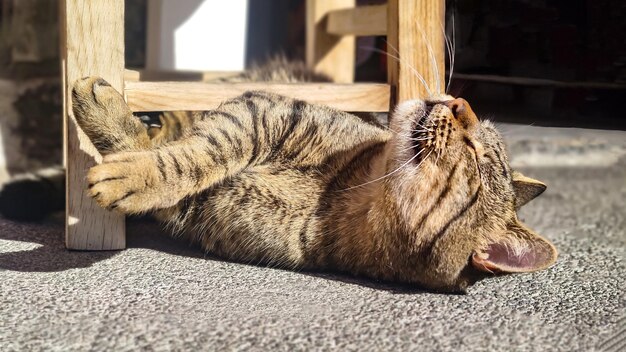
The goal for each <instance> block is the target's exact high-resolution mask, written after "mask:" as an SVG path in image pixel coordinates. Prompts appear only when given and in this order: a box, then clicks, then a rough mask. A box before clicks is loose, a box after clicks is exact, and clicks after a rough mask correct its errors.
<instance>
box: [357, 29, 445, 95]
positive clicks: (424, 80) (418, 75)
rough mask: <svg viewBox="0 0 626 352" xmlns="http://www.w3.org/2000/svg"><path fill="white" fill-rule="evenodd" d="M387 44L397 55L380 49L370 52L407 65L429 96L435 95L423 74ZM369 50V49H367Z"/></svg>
mask: <svg viewBox="0 0 626 352" xmlns="http://www.w3.org/2000/svg"><path fill="white" fill-rule="evenodd" d="M385 44H387V46H388V47H390V48H391V49H393V50H394V51H395V52H396V55H397V56H396V55H392V54H390V53H388V52H386V51H384V50H380V49H378V48H369V49H370V50H372V51H374V52H378V53H381V54H384V55H387V56H389V57H391V58H393V59H396V60H397V61H398V62H400V63H402V64H403V65H407V66H408V67H409V69H411V71H413V74H414V75H415V77H417V79H419V81H420V83H422V85H423V86H424V89H426V91H427V92H428V94H429V95H430V96H432V95H433V93H432V90H431V89H430V87H429V86H428V83H426V79H424V76H422V74H420V73H419V71H417V69H415V67H413V66H412V65H411V64H409V63H408V62H406V60H403V59H402V58H401V57H400V52H399V51H398V49H396V48H395V47H394V46H393V45H391V44H390V43H389V42H388V41H387V40H385ZM366 49H367V48H366Z"/></svg>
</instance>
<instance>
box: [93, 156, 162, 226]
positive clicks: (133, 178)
mask: <svg viewBox="0 0 626 352" xmlns="http://www.w3.org/2000/svg"><path fill="white" fill-rule="evenodd" d="M87 181H88V183H89V195H90V196H91V197H93V198H94V200H95V201H96V202H97V203H98V204H99V205H100V206H102V207H104V208H107V209H114V210H117V211H120V212H122V213H126V214H137V213H144V212H146V211H149V210H152V209H155V208H158V207H159V206H160V205H161V204H160V203H161V202H162V199H163V194H162V192H161V189H162V188H163V187H161V185H160V182H161V181H160V179H159V172H158V169H157V165H156V162H155V160H154V157H153V155H152V154H151V153H150V152H127V153H117V154H112V155H109V156H107V157H105V158H104V160H103V163H102V164H100V165H96V166H94V167H92V168H91V169H90V170H89V173H88V174H87Z"/></svg>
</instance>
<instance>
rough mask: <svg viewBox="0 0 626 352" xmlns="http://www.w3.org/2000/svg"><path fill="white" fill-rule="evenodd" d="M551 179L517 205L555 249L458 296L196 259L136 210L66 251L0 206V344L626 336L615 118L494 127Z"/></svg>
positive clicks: (57, 232)
mask: <svg viewBox="0 0 626 352" xmlns="http://www.w3.org/2000/svg"><path fill="white" fill-rule="evenodd" d="M502 129H503V130H504V131H505V135H506V136H507V140H508V141H509V145H510V149H511V153H512V163H513V165H515V166H517V167H518V168H521V169H522V171H525V172H526V173H527V174H529V175H530V176H533V177H536V178H539V179H542V180H544V181H545V182H546V183H547V184H548V186H549V187H548V190H547V191H546V193H545V194H544V195H542V196H541V197H540V198H538V199H537V200H535V201H533V202H532V203H530V204H529V205H527V206H526V208H525V209H523V211H522V212H521V214H520V216H521V218H522V219H523V220H524V221H525V222H526V223H527V224H529V225H530V226H531V227H533V228H534V229H535V230H536V231H537V232H539V233H541V234H543V235H544V236H546V237H547V238H549V239H550V240H552V241H553V242H554V243H555V245H556V246H557V248H558V249H559V251H560V257H559V260H558V262H557V264H556V265H555V266H553V267H552V268H550V269H548V270H545V271H541V272H538V273H533V274H523V275H510V276H503V277H497V278H493V279H487V280H484V281H482V282H479V283H478V284H476V285H475V286H473V287H472V288H471V289H470V290H469V292H468V294H466V295H445V294H435V293H429V292H423V291H420V290H408V289H406V288H399V287H392V286H388V285H381V284H378V283H375V282H370V281H362V280H357V279H352V278H348V277H343V276H336V275H332V274H315V273H296V272H289V271H282V270H276V269H268V268H262V267H255V266H248V265H242V264H237V263H229V262H224V261H220V260H218V259H215V258H209V257H204V256H203V255H202V253H201V252H200V250H199V249H197V248H193V247H189V246H188V245H187V244H184V243H179V242H176V241H174V240H172V239H169V238H167V237H166V236H164V235H162V234H160V233H159V231H158V228H157V227H156V226H155V225H153V224H150V223H146V222H131V223H130V224H129V230H128V247H129V248H128V249H127V250H124V251H119V252H70V251H66V250H65V249H64V245H63V228H62V225H61V224H60V223H59V222H58V221H53V220H51V221H48V222H46V223H44V224H23V223H15V222H10V221H8V220H3V219H0V351H39V350H46V351H48V350H114V351H130V350H137V349H139V348H143V349H146V350H269V351H274V350H279V351H280V350H285V351H291V350H335V349H338V350H359V351H367V350H373V351H379V350H408V351H431V350H432V351H442V350H459V351H467V350H475V351H513V350H514V351H543V350H545V351H602V350H606V351H624V350H626V346H625V344H626V342H625V338H626V331H625V326H626V319H624V317H625V311H626V305H625V295H624V288H625V287H626V282H625V281H626V280H625V279H626V271H625V270H624V269H625V268H624V261H623V260H624V249H625V248H626V246H625V244H626V211H625V209H626V132H619V131H614V132H609V131H593V130H575V129H570V130H567V129H553V128H539V127H520V126H514V125H505V126H502Z"/></svg>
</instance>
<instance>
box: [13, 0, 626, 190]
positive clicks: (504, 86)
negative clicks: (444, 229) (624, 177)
mask: <svg viewBox="0 0 626 352" xmlns="http://www.w3.org/2000/svg"><path fill="white" fill-rule="evenodd" d="M0 3H1V6H0V21H1V26H0V182H3V181H5V180H6V179H7V178H8V177H9V175H11V174H15V173H20V172H23V171H27V170H33V169H36V168H40V167H44V166H49V165H54V164H58V163H60V162H61V159H62V157H61V145H62V143H61V139H62V119H61V104H62V99H61V86H60V64H59V30H58V25H59V23H58V3H57V0H1V1H0ZM377 3H384V1H359V4H361V5H365V4H377ZM624 18H626V5H625V3H624V2H623V1H616V0H567V1H566V0H551V1H547V0H544V1H541V0H539V1H530V0H483V1H477V0H456V1H448V3H447V24H446V26H447V33H448V35H449V36H451V37H452V35H453V33H452V23H454V28H455V31H454V38H455V42H456V55H455V61H456V64H455V67H454V75H453V79H452V84H451V87H450V92H451V93H452V94H453V95H457V96H463V97H464V98H466V99H467V100H469V101H470V102H471V103H472V104H473V107H474V110H475V111H477V112H478V113H479V115H481V116H483V117H488V118H490V119H492V120H495V121H498V122H512V123H516V124H520V125H521V126H527V125H533V126H561V127H583V128H592V129H612V130H625V129H626V113H625V109H624V108H623V102H624V99H625V98H626V36H625V35H624V33H626V21H625V20H624ZM304 40H305V1H304V0H265V1H258V0H257V1H251V0H229V1H218V0H184V1H174V0H126V66H127V68H131V69H137V70H143V71H145V72H150V71H151V70H159V71H174V70H183V71H192V72H193V71H198V72H200V71H227V72H228V71H241V70H243V69H245V68H246V67H249V66H250V65H251V64H253V63H262V62H263V61H264V60H266V59H267V58H268V57H270V56H272V55H275V54H277V53H282V54H283V55H286V56H287V57H289V58H291V59H294V60H303V59H304V51H305V47H304ZM379 50H382V51H385V50H386V47H385V40H384V37H362V38H359V39H358V42H357V60H358V65H357V69H356V79H357V81H381V82H382V81H385V79H386V78H385V77H386V76H385V71H386V60H387V59H388V58H387V57H386V55H384V54H381V53H379V52H378V51H379ZM556 131H557V132H554V133H555V134H556V135H557V136H558V134H559V133H561V132H558V131H563V130H562V129H560V130H556ZM611 136H624V134H612V135H611ZM617 138H619V137H617ZM607 147H610V146H607Z"/></svg>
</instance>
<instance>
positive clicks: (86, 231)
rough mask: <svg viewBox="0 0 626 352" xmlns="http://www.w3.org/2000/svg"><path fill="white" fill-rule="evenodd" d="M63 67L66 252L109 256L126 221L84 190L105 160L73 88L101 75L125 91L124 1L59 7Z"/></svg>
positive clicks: (67, 1) (77, 1)
mask: <svg viewBox="0 0 626 352" xmlns="http://www.w3.org/2000/svg"><path fill="white" fill-rule="evenodd" d="M60 15H61V66H62V72H63V87H64V99H63V103H64V104H63V112H64V116H65V117H64V126H65V136H66V138H65V148H64V149H65V154H66V155H65V158H66V159H65V160H66V170H67V180H66V197H67V198H66V199H67V209H66V229H65V239H66V241H65V242H66V246H67V248H69V249H81V250H111V249H122V248H124V247H125V220H124V217H123V216H122V215H120V214H116V213H112V212H108V211H106V210H104V209H103V208H101V207H99V206H98V205H97V204H96V203H95V202H94V201H92V199H91V198H90V197H88V196H87V193H86V192H85V190H86V189H87V184H86V180H85V179H86V177H85V176H86V172H87V170H88V169H89V167H91V166H93V165H94V164H95V163H96V162H99V161H101V156H100V155H99V154H98V152H97V151H96V149H95V147H94V146H93V145H92V144H91V142H90V141H89V138H87V136H86V135H85V134H84V132H82V131H81V130H80V128H79V127H78V126H77V124H76V120H75V119H74V116H73V114H72V109H71V106H72V101H71V97H72V94H71V88H72V83H73V82H75V81H76V80H77V79H79V78H81V77H84V76H90V75H98V76H102V77H104V79H106V80H107V81H108V82H109V83H111V85H112V86H113V87H115V88H116V89H118V90H120V91H121V90H122V89H123V84H124V80H123V74H124V1H123V0H108V1H83V0H62V1H60Z"/></svg>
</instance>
